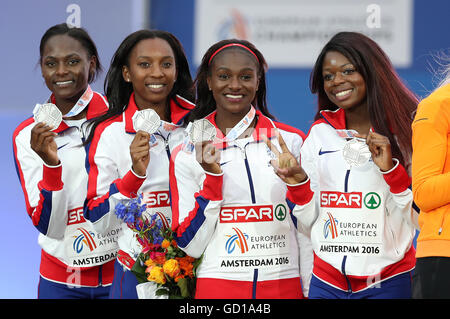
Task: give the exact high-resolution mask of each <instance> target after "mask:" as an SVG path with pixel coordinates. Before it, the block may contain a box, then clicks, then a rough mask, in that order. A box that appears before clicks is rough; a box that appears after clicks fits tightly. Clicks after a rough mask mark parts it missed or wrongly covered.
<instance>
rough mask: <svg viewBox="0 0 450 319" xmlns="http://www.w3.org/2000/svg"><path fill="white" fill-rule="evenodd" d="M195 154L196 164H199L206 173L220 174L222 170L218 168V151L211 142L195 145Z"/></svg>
mask: <svg viewBox="0 0 450 319" xmlns="http://www.w3.org/2000/svg"><path fill="white" fill-rule="evenodd" d="M195 154H196V159H197V162H199V163H200V165H201V167H202V168H203V169H204V170H205V171H206V172H210V173H213V174H220V173H222V168H221V167H220V151H219V150H218V149H217V148H216V147H215V146H214V145H213V144H212V142H211V141H203V142H198V143H195Z"/></svg>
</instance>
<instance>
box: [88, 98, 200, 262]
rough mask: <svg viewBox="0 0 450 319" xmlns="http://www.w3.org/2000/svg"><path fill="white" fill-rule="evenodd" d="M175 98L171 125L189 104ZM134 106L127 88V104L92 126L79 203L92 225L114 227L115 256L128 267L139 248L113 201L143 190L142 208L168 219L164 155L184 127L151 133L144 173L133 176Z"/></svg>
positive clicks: (166, 156) (179, 138)
mask: <svg viewBox="0 0 450 319" xmlns="http://www.w3.org/2000/svg"><path fill="white" fill-rule="evenodd" d="M176 100H177V102H178V103H179V104H180V105H181V106H182V107H184V108H185V109H183V108H182V107H179V106H178V105H177V104H176V103H175V102H174V101H171V104H170V108H171V117H172V122H173V123H174V124H180V125H181V124H183V123H184V118H185V116H186V115H187V114H188V113H189V112H190V111H191V110H192V109H193V107H194V104H192V103H191V102H189V101H187V100H185V99H183V98H181V97H179V96H177V97H176ZM137 111H138V108H137V106H136V104H135V101H134V93H133V94H132V95H131V97H130V100H129V103H128V107H127V108H126V110H125V111H124V112H123V113H122V114H121V115H119V116H117V117H114V118H112V119H109V120H107V121H105V122H103V123H101V124H100V125H99V126H98V127H97V128H96V130H95V134H94V138H93V140H92V141H91V143H90V148H89V154H88V158H89V181H88V195H87V202H86V204H85V206H84V215H85V217H86V218H87V219H88V220H90V221H91V222H92V223H93V224H94V228H95V229H98V230H101V229H105V228H108V227H111V225H119V226H120V228H121V231H120V234H119V240H118V244H119V248H120V250H119V254H118V261H119V262H120V263H121V264H122V265H123V266H125V267H126V268H128V269H130V268H131V267H132V265H133V264H134V261H135V260H136V258H137V256H138V255H139V253H140V252H141V251H142V247H141V245H140V244H139V243H138V241H137V240H136V238H135V233H134V232H133V231H132V230H131V229H129V228H128V227H127V225H126V223H124V222H123V221H121V220H119V219H118V218H117V216H116V215H115V213H114V211H115V210H114V209H115V206H116V204H117V203H118V202H119V201H122V200H127V199H129V198H132V197H136V195H138V194H140V193H143V195H144V201H145V202H146V203H147V209H149V208H152V209H153V210H155V212H156V211H158V212H161V213H163V214H164V215H165V216H166V218H167V219H168V222H169V223H170V222H171V218H172V217H171V215H172V214H171V208H170V194H169V158H170V153H171V152H172V150H173V149H174V148H175V146H176V145H179V144H180V143H181V142H182V140H183V137H184V128H183V127H181V126H180V127H177V128H175V130H173V131H171V132H169V133H167V131H166V132H162V131H161V130H158V131H157V132H156V133H154V136H155V137H156V140H157V141H158V143H157V144H156V145H154V146H152V147H151V148H150V163H149V164H148V167H147V177H146V178H142V177H139V176H137V175H135V173H134V172H133V171H132V170H131V166H132V161H131V156H130V145H131V142H132V141H133V138H134V136H135V134H136V131H135V130H134V128H133V122H132V118H133V115H134V114H135V113H136V112H137Z"/></svg>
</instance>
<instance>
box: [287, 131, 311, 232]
mask: <svg viewBox="0 0 450 319" xmlns="http://www.w3.org/2000/svg"><path fill="white" fill-rule="evenodd" d="M310 144H311V142H310V140H309V139H306V140H305V141H304V143H303V145H302V148H301V155H300V163H301V165H302V167H303V169H304V170H305V172H306V174H307V175H308V178H307V180H306V181H304V182H303V183H299V184H296V185H287V195H286V197H287V202H288V205H289V207H290V210H291V214H292V215H293V217H294V221H295V222H296V227H297V230H298V231H299V232H301V233H304V234H305V235H307V236H309V234H310V231H311V227H312V226H313V224H314V222H315V221H316V219H317V217H318V213H319V211H318V209H317V207H316V200H315V192H314V189H317V187H318V186H317V184H318V177H317V171H316V166H315V161H314V158H313V156H312V154H313V151H312V150H311V147H312V146H311V145H310Z"/></svg>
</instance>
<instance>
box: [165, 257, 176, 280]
mask: <svg viewBox="0 0 450 319" xmlns="http://www.w3.org/2000/svg"><path fill="white" fill-rule="evenodd" d="M163 270H164V272H165V273H166V274H167V275H168V276H169V277H172V278H174V277H175V276H177V275H178V274H179V273H180V266H179V265H178V261H177V260H176V259H169V260H167V261H166V262H165V263H164V265H163Z"/></svg>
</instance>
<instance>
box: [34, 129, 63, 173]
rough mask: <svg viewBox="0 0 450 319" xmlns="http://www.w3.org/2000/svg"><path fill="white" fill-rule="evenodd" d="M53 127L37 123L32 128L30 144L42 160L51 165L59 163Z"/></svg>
mask: <svg viewBox="0 0 450 319" xmlns="http://www.w3.org/2000/svg"><path fill="white" fill-rule="evenodd" d="M51 129H52V127H50V126H47V125H46V124H44V123H37V124H36V125H35V126H34V127H33V128H32V129H31V139H30V145H31V149H32V150H33V151H35V152H36V153H37V154H38V155H39V156H40V157H41V158H42V160H43V161H44V162H45V163H46V164H47V165H49V166H56V165H58V164H59V157H58V147H57V146H56V142H55V136H56V133H55V132H53V131H51Z"/></svg>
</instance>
